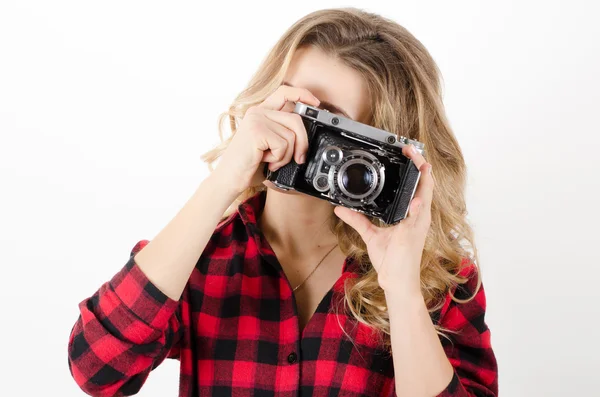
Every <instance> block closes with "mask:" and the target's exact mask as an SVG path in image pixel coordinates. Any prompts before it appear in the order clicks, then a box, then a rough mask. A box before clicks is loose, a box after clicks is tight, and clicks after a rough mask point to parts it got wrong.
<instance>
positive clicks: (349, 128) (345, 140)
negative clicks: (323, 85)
mask: <svg viewBox="0 0 600 397" xmlns="http://www.w3.org/2000/svg"><path fill="white" fill-rule="evenodd" d="M294 113H297V114H299V115H300V116H302V120H303V122H304V126H305V127H306V132H307V134H308V153H307V161H306V162H305V163H303V164H297V163H296V162H295V161H294V160H292V161H291V162H290V163H288V164H287V165H285V166H283V167H281V168H279V169H278V170H276V171H274V172H272V171H270V170H269V169H268V168H267V167H265V176H266V178H267V180H269V181H271V182H273V183H274V184H275V185H276V186H278V187H280V188H282V189H286V190H296V191H299V192H302V193H305V194H309V195H311V196H314V197H318V198H321V199H324V200H327V201H329V202H331V203H334V204H339V205H342V206H345V207H349V208H352V209H354V210H356V211H359V212H362V213H364V214H365V215H368V216H371V217H375V218H378V219H380V220H382V221H383V222H384V223H386V224H395V223H397V222H399V221H401V220H402V219H404V218H405V217H406V215H407V213H408V208H409V205H410V201H411V200H412V198H413V196H414V193H415V189H416V187H417V184H418V181H419V178H420V172H419V170H418V168H417V167H416V166H415V165H414V163H413V162H412V160H410V159H409V158H408V157H406V156H404V155H403V154H402V147H404V146H405V145H408V144H413V145H414V146H415V147H416V149H417V150H418V151H419V152H421V154H424V153H423V152H424V150H423V144H422V143H421V142H418V141H415V140H411V139H408V138H405V137H403V136H401V137H399V138H398V137H397V136H396V135H394V134H391V133H389V132H387V131H384V130H381V129H378V128H374V127H372V126H369V125H366V124H362V123H359V122H356V121H354V120H351V119H348V118H346V117H343V116H338V115H335V114H332V113H330V112H328V111H327V110H322V109H319V108H315V107H312V106H309V105H306V104H304V103H302V102H297V103H296V107H295V109H294Z"/></svg>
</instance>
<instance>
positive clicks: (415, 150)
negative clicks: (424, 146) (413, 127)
mask: <svg viewBox="0 0 600 397" xmlns="http://www.w3.org/2000/svg"><path fill="white" fill-rule="evenodd" d="M410 151H411V153H412V154H417V148H416V147H415V145H413V144H412V143H411V144H410Z"/></svg>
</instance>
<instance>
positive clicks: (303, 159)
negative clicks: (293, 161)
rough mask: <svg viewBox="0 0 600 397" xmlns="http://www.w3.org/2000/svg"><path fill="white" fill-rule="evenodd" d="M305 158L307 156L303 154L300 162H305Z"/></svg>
mask: <svg viewBox="0 0 600 397" xmlns="http://www.w3.org/2000/svg"><path fill="white" fill-rule="evenodd" d="M305 160H306V156H305V155H304V154H303V155H302V156H300V161H299V162H298V164H303V163H304V161H305Z"/></svg>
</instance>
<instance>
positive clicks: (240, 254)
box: [69, 193, 498, 397]
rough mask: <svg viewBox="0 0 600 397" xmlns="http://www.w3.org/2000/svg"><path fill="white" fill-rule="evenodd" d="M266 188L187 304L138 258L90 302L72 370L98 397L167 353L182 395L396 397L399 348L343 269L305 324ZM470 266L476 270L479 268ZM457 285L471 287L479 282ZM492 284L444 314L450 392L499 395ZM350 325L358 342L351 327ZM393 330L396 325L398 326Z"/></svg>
mask: <svg viewBox="0 0 600 397" xmlns="http://www.w3.org/2000/svg"><path fill="white" fill-rule="evenodd" d="M264 196H265V195H264V194H261V193H259V194H258V195H256V196H254V197H253V198H250V199H249V200H247V201H246V202H245V203H243V204H241V205H240V207H239V210H238V211H237V212H235V213H234V214H232V215H231V216H230V217H228V219H227V220H225V221H223V222H221V223H220V224H219V225H218V227H217V228H216V230H215V233H214V234H213V236H212V238H211V239H210V241H209V243H208V245H207V246H206V248H205V250H204V252H203V254H202V255H201V257H200V259H199V261H198V263H197V265H196V267H195V268H194V270H193V272H192V274H191V276H190V279H189V281H188V283H187V285H186V287H185V290H184V292H183V294H182V296H181V298H180V300H179V301H176V300H173V299H171V298H169V297H168V296H166V295H165V294H164V293H162V292H161V291H160V290H159V289H158V288H157V287H156V286H155V285H153V284H152V283H151V282H150V281H149V280H148V278H147V277H146V276H145V275H144V273H143V272H142V271H141V270H140V268H139V267H138V266H137V264H136V263H135V262H134V260H133V257H134V255H135V253H137V252H138V251H139V250H141V249H142V248H143V247H144V246H145V245H146V244H147V243H148V240H141V241H139V242H138V243H137V244H135V246H134V247H133V250H132V251H131V254H130V258H129V261H128V262H127V263H126V264H125V266H124V267H123V269H122V270H120V271H119V272H118V273H117V274H116V275H115V276H114V277H113V278H112V279H111V280H110V281H108V282H106V283H105V284H103V285H102V286H101V287H100V289H99V290H98V291H96V292H95V293H94V294H93V295H92V296H91V297H89V298H87V299H85V300H83V301H82V302H81V303H80V304H79V308H80V311H81V314H80V316H79V318H78V320H77V322H76V323H75V325H74V327H73V329H72V332H71V335H70V338H69V368H70V371H71V374H72V376H73V378H74V379H75V381H76V382H77V384H78V385H79V386H80V387H81V389H82V390H84V391H85V392H86V393H88V394H90V395H93V396H126V395H132V394H135V393H136V392H137V391H138V390H139V389H140V388H141V387H142V385H143V384H144V382H145V380H146V378H147V377H148V375H149V374H150V371H151V370H153V369H154V368H156V367H157V366H158V365H159V364H160V363H161V362H162V361H163V360H164V359H165V358H175V359H178V360H179V361H180V365H181V377H180V386H179V396H181V397H184V396H185V397H195V396H218V397H221V396H281V397H283V396H290V397H292V396H298V395H299V393H300V395H303V396H394V395H395V385H394V369H393V362H392V357H391V356H390V355H389V354H388V353H386V352H385V351H384V350H383V349H382V348H381V347H380V345H379V344H378V338H376V336H375V335H374V334H373V333H372V332H371V331H370V328H369V327H368V326H366V325H364V324H362V323H358V322H356V321H355V320H354V319H353V317H351V316H350V315H347V314H344V312H343V305H340V306H339V308H341V309H339V310H340V313H339V314H336V313H337V310H336V308H334V306H335V305H336V304H337V303H339V302H340V299H343V283H344V280H345V279H346V278H348V277H357V276H358V274H359V272H360V271H361V270H360V266H359V265H358V263H356V262H355V261H352V260H350V259H347V260H346V262H345V263H344V266H343V272H342V275H341V277H340V278H339V279H338V281H337V282H336V283H335V285H334V286H333V288H332V289H331V290H330V291H329V292H328V293H327V294H326V295H325V297H324V298H323V300H322V301H321V302H320V303H319V305H318V307H317V309H316V312H315V313H314V315H313V316H312V317H311V318H310V320H309V322H308V324H307V325H306V326H305V328H304V329H303V330H302V332H300V328H299V324H298V315H297V309H296V303H295V300H294V295H293V293H292V288H291V287H290V284H289V282H288V281H287V278H286V276H285V274H284V272H283V270H282V268H281V265H280V264H279V263H278V261H277V259H276V257H275V255H274V253H273V251H272V249H271V248H270V247H269V245H268V243H267V242H266V241H265V239H264V237H263V236H262V234H261V233H260V231H259V229H258V227H257V224H256V215H257V214H258V213H259V211H260V210H262V206H263V205H264ZM467 271H468V269H467ZM472 280H473V281H471V282H468V283H467V284H465V285H463V286H462V287H461V288H460V290H459V291H455V295H456V296H457V297H458V298H461V297H465V296H469V295H470V291H473V288H474V286H475V279H474V278H473V279H472ZM484 314H485V295H484V291H483V288H482V289H480V290H479V292H478V294H477V296H476V297H475V299H473V300H472V301H470V302H469V303H466V304H457V303H456V302H454V301H451V300H450V299H449V297H448V298H447V300H446V303H445V305H444V307H443V308H442V309H441V310H440V311H438V312H437V313H433V319H434V321H435V322H437V323H440V324H441V325H442V326H444V327H445V328H447V329H451V330H456V331H458V333H457V334H453V333H450V334H448V335H449V336H450V338H451V339H452V343H450V342H448V341H447V340H446V338H443V337H442V338H441V340H442V343H443V344H444V348H445V350H446V353H447V355H448V357H449V359H450V361H451V363H452V365H453V366H454V369H455V372H454V377H453V379H452V381H451V382H450V384H449V385H448V387H447V388H446V390H445V391H444V392H442V393H441V394H440V396H445V397H450V396H454V397H458V396H496V395H497V389H498V382H497V366H496V359H495V356H494V353H493V351H492V348H491V344H490V331H489V330H488V328H487V326H486V324H485V322H484ZM340 324H341V325H342V326H344V329H345V330H346V332H348V334H349V335H350V336H351V337H352V338H353V339H354V342H355V343H356V346H354V345H353V344H352V342H351V341H349V340H348V338H347V337H346V336H345V335H344V333H343V332H342V329H341V328H340ZM392 332H393V330H392Z"/></svg>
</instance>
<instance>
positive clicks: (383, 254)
mask: <svg viewBox="0 0 600 397" xmlns="http://www.w3.org/2000/svg"><path fill="white" fill-rule="evenodd" d="M412 148H413V146H412V145H407V146H405V147H404V148H403V149H402V153H403V154H404V155H405V156H407V157H409V158H410V159H412V161H413V162H414V163H415V165H416V166H417V168H418V169H419V171H420V172H421V177H420V179H419V183H418V186H417V190H416V191H415V195H414V197H413V199H412V202H411V204H410V207H409V210H408V215H407V217H406V218H404V219H403V220H402V221H400V223H398V224H396V225H394V226H391V227H377V226H375V225H373V224H372V223H371V222H370V221H369V218H367V217H366V216H365V215H363V214H361V213H359V212H356V211H352V210H350V209H348V208H345V207H341V206H337V207H336V208H335V209H334V211H335V214H336V215H337V216H338V217H339V218H340V219H342V220H343V221H344V222H346V223H347V224H348V225H350V226H351V227H352V228H354V229H355V230H356V231H357V232H358V234H360V236H361V237H362V239H363V241H364V242H365V244H366V245H367V251H368V254H369V259H370V260H371V263H372V264H373V267H374V268H375V270H376V271H377V278H378V280H379V285H380V286H381V288H383V290H384V291H385V292H386V293H390V292H393V293H401V294H405V293H408V294H413V295H414V294H420V293H421V257H422V255H423V247H424V245H425V238H426V237H427V233H428V231H429V227H430V225H431V200H432V197H433V186H434V183H433V176H432V174H431V172H430V171H431V164H429V163H428V162H427V161H426V160H425V158H424V157H423V156H422V155H421V154H420V153H419V152H418V151H416V150H415V151H412V150H411V149H412Z"/></svg>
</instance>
